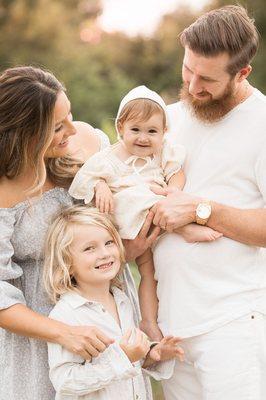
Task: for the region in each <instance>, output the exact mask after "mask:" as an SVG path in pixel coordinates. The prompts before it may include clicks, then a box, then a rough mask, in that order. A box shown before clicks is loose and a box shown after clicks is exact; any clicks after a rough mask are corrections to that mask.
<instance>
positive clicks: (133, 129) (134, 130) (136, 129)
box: [131, 128, 139, 132]
mask: <svg viewBox="0 0 266 400" xmlns="http://www.w3.org/2000/svg"><path fill="white" fill-rule="evenodd" d="M131 130H132V131H133V132H138V131H139V128H131Z"/></svg>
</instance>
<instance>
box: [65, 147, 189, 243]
mask: <svg viewBox="0 0 266 400" xmlns="http://www.w3.org/2000/svg"><path fill="white" fill-rule="evenodd" d="M116 146H117V144H115V145H113V146H110V147H108V148H106V149H104V150H103V151H100V152H99V153H96V154H94V155H93V156H92V157H90V158H89V159H88V160H87V161H86V163H85V164H84V165H83V166H82V167H81V169H80V170H79V171H78V173H77V175H76V176H75V178H74V180H73V182H72V185H71V186H70V189H69V193H70V194H71V196H73V197H74V198H76V199H83V200H84V201H85V203H90V202H91V201H92V199H93V197H94V188H95V185H96V184H97V182H98V181H99V180H100V179H104V180H105V181H106V183H107V184H108V186H109V188H110V189H111V191H112V192H113V194H114V203H115V211H114V212H115V218H116V222H117V224H118V226H119V229H120V231H119V232H120V235H121V237H122V238H125V239H133V238H134V237H135V236H136V235H137V234H138V232H139V230H140V228H141V227H142V225H143V223H144V221H145V218H146V216H147V213H148V210H149V208H151V207H152V206H153V205H154V204H155V203H156V202H157V201H158V200H159V199H160V196H158V195H155V194H154V193H153V192H152V191H151V190H150V185H152V184H157V185H159V186H162V187H165V186H166V184H167V182H168V181H169V179H170V178H171V176H172V175H174V174H175V173H177V172H178V171H179V170H180V168H181V166H182V163H183V162H184V159H185V148H184V147H183V146H181V145H178V144H170V143H168V142H166V141H165V142H164V144H163V148H162V151H161V153H160V154H158V155H154V156H153V157H150V156H149V157H144V158H141V157H138V156H134V155H133V156H131V157H129V158H128V159H127V160H126V161H121V160H120V159H119V158H118V157H117V155H116V154H115V149H116ZM139 159H143V160H144V164H143V165H142V166H141V167H139V166H137V164H138V160H139ZM129 204H130V209H129V207H128V205H129Z"/></svg>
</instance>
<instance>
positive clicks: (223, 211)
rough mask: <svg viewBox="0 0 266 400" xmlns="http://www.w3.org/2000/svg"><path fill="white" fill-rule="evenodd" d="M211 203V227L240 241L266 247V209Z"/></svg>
mask: <svg viewBox="0 0 266 400" xmlns="http://www.w3.org/2000/svg"><path fill="white" fill-rule="evenodd" d="M211 204H212V213H211V216H210V218H209V220H208V223H207V225H208V226H209V227H211V228H213V229H215V230H216V231H218V232H221V233H222V234H223V235H224V236H226V237H228V238H230V239H233V240H236V241H238V242H241V243H244V244H248V245H251V246H260V247H266V209H255V210H254V209H250V210H244V209H239V208H233V207H228V206H225V205H222V204H218V203H215V202H211Z"/></svg>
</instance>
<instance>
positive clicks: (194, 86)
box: [188, 76, 203, 96]
mask: <svg viewBox="0 0 266 400" xmlns="http://www.w3.org/2000/svg"><path fill="white" fill-rule="evenodd" d="M188 91H189V93H190V94H192V96H195V95H197V94H199V93H201V92H202V91H203V88H202V86H201V85H200V82H199V79H198V78H197V77H195V76H193V77H192V78H191V80H190V82H189V84H188Z"/></svg>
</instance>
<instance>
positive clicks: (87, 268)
mask: <svg viewBox="0 0 266 400" xmlns="http://www.w3.org/2000/svg"><path fill="white" fill-rule="evenodd" d="M124 262H125V253H124V248H123V244H122V241H121V238H120V236H119V234H118V232H117V230H116V228H115V226H114V224H113V222H112V221H111V219H110V217H109V216H107V215H106V214H102V213H100V212H99V211H98V210H97V209H95V208H88V207H85V206H80V205H76V206H71V207H68V208H65V209H64V210H63V211H62V212H61V213H60V214H59V215H58V216H57V217H56V219H55V220H54V222H53V224H52V225H51V227H50V228H49V231H48V236H47V242H46V249H45V262H44V282H45V288H46V290H47V292H48V294H49V296H50V298H51V299H52V300H53V301H54V302H56V300H58V298H59V296H60V295H61V294H63V293H65V292H67V291H70V290H75V289H77V288H79V289H80V288H82V287H86V288H89V287H90V285H92V286H93V287H95V286H96V285H97V286H100V285H102V284H103V283H106V282H109V284H113V285H116V286H120V287H121V283H122V279H121V272H122V268H123V265H124Z"/></svg>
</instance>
